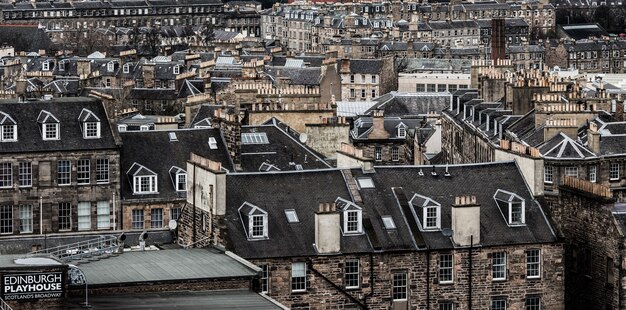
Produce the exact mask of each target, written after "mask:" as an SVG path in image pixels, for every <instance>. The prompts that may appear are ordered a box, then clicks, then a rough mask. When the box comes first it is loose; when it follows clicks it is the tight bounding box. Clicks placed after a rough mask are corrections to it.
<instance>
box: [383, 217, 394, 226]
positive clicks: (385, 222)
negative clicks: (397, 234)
mask: <svg viewBox="0 0 626 310" xmlns="http://www.w3.org/2000/svg"><path fill="white" fill-rule="evenodd" d="M382 220H383V225H384V226H385V229H396V223H394V222H393V218H392V217H391V215H383V216H382Z"/></svg>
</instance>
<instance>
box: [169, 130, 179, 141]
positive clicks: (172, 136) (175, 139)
mask: <svg viewBox="0 0 626 310" xmlns="http://www.w3.org/2000/svg"><path fill="white" fill-rule="evenodd" d="M168 136H169V137H170V142H173V141H178V138H177V137H176V133H175V132H170V133H168Z"/></svg>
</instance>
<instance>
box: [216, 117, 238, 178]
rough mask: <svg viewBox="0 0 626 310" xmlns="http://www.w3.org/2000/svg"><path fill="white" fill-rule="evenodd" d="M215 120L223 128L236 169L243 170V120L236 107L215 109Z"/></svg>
mask: <svg viewBox="0 0 626 310" xmlns="http://www.w3.org/2000/svg"><path fill="white" fill-rule="evenodd" d="M214 113H215V114H214V117H213V122H214V123H215V124H216V125H217V127H219V128H220V129H221V130H222V134H223V135H224V140H225V142H226V147H227V148H228V153H230V157H231V158H232V160H233V164H234V165H235V167H234V168H235V170H236V171H239V170H241V120H240V116H239V114H238V111H237V110H236V109H234V108H232V107H231V108H226V109H223V108H219V109H217V110H215V112H214Z"/></svg>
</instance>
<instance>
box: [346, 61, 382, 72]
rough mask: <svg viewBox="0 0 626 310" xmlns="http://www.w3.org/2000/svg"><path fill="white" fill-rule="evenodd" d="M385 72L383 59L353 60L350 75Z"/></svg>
mask: <svg viewBox="0 0 626 310" xmlns="http://www.w3.org/2000/svg"><path fill="white" fill-rule="evenodd" d="M382 70H383V60H382V59H351V60H350V73H353V74H380V73H381V72H382Z"/></svg>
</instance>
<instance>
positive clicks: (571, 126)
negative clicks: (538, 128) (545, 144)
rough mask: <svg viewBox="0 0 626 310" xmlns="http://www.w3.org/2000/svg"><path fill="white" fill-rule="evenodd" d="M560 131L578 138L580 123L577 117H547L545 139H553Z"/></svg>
mask: <svg viewBox="0 0 626 310" xmlns="http://www.w3.org/2000/svg"><path fill="white" fill-rule="evenodd" d="M560 132H562V133H564V134H565V135H566V136H568V137H570V138H571V139H573V140H576V139H577V138H578V124H577V123H576V119H547V120H546V126H545V127H544V128H543V139H544V141H547V140H550V139H552V138H553V137H554V136H556V135H558V134H559V133H560Z"/></svg>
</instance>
